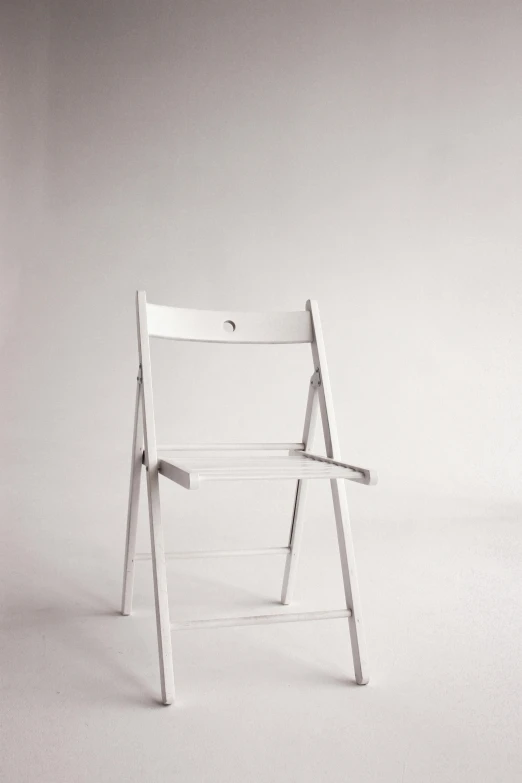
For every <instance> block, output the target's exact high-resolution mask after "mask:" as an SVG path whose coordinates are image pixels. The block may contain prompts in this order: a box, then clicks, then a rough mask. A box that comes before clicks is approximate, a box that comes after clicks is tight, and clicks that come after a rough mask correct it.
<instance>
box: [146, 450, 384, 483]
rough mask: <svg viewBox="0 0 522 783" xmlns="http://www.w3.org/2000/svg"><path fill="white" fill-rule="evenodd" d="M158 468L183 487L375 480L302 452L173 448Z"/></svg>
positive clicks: (345, 466)
mask: <svg viewBox="0 0 522 783" xmlns="http://www.w3.org/2000/svg"><path fill="white" fill-rule="evenodd" d="M159 472H160V474H162V475H163V476H166V477H167V478H169V479H172V481H175V482H176V484H180V485H181V486H182V487H185V488H186V489H197V488H198V487H199V485H200V482H202V481H252V480H258V481H262V480H267V479H272V480H279V479H293V480H295V479H341V478H342V479H349V480H350V481H357V482H359V483H363V484H370V483H372V484H373V483H374V481H375V479H374V475H373V473H372V474H370V471H369V470H365V469H363V468H354V467H353V466H352V465H347V464H346V463H343V462H339V461H334V460H329V459H328V458H326V457H321V456H318V455H315V454H310V453H303V452H301V453H298V454H295V453H293V454H289V455H281V454H279V455H277V456H267V455H265V454H259V455H257V454H256V455H254V454H252V453H250V454H231V453H230V452H228V453H222V452H221V453H220V452H218V453H216V452H211V453H209V452H199V453H194V451H190V452H182V451H176V453H175V454H173V455H172V456H171V455H169V456H162V458H161V459H160V460H159Z"/></svg>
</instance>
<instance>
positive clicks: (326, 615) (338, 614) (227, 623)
mask: <svg viewBox="0 0 522 783" xmlns="http://www.w3.org/2000/svg"><path fill="white" fill-rule="evenodd" d="M351 616H352V613H351V611H350V610H349V609H338V610H333V611H327V612H299V613H297V614H261V615H253V616H251V617H217V618H215V619H213V620H188V621H187V622H184V623H171V628H172V630H173V631H196V630H203V629H205V628H232V627H234V626H238V625H270V624H272V623H299V622H306V621H308V620H340V619H341V618H343V617H351Z"/></svg>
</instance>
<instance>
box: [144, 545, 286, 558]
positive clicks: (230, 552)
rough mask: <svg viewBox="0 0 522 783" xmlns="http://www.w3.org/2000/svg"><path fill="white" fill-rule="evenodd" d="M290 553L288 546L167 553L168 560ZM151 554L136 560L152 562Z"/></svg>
mask: <svg viewBox="0 0 522 783" xmlns="http://www.w3.org/2000/svg"><path fill="white" fill-rule="evenodd" d="M289 551H290V547H288V546H273V547H269V548H268V549H216V550H202V551H195V552H165V557H166V558H167V559H168V560H191V559H193V558H194V559H196V558H199V557H243V556H245V557H246V556H249V555H287V554H288V553H289ZM150 558H151V554H150V552H139V553H137V554H136V555H135V560H150Z"/></svg>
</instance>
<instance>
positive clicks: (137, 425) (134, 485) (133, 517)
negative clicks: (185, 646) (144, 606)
mask: <svg viewBox="0 0 522 783" xmlns="http://www.w3.org/2000/svg"><path fill="white" fill-rule="evenodd" d="M142 467H143V417H142V410H141V383H140V381H138V383H137V388H136V406H135V411H134V434H133V438H132V458H131V475H130V487H129V506H128V510H127V538H126V541H125V564H124V567H123V593H122V598H121V613H122V614H124V615H129V614H130V613H131V612H132V590H133V586H134V555H135V554H136V529H137V526H138V506H139V500H140V482H141V469H142Z"/></svg>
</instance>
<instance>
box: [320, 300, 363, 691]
mask: <svg viewBox="0 0 522 783" xmlns="http://www.w3.org/2000/svg"><path fill="white" fill-rule="evenodd" d="M306 306H307V308H308V309H309V310H310V313H311V316H312V324H313V329H314V340H313V342H312V355H313V358H314V362H315V367H316V369H317V370H319V374H320V377H321V382H320V384H319V386H318V387H317V390H318V394H319V406H320V410H321V418H322V422H323V432H324V440H325V444H326V453H327V456H328V457H330V458H331V459H334V460H340V450H339V440H338V437H337V426H336V422H335V416H334V408H333V400H332V390H331V387H330V376H329V373H328V365H327V362H326V351H325V347H324V339H323V332H322V329H321V319H320V316H319V308H318V306H317V302H314V301H309V302H307V304H306ZM330 486H331V490H332V499H333V505H334V513H335V524H336V530H337V541H338V544H339V555H340V558H341V569H342V574H343V584H344V594H345V599H346V608H347V609H350V610H351V616H350V618H349V621H348V623H349V628H350V641H351V645H352V655H353V663H354V669H355V680H356V682H357V684H358V685H366V684H367V683H368V681H369V672H368V656H367V652H366V640H365V636H364V629H363V623H362V612H361V602H360V597H359V586H358V580H357V570H356V566H355V555H354V551H353V541H352V533H351V528H350V517H349V514H348V501H347V498H346V487H345V484H344V482H343V481H340V480H339V479H333V480H331V481H330Z"/></svg>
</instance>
